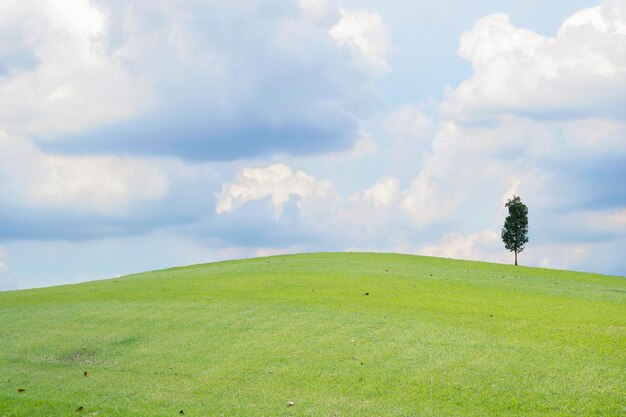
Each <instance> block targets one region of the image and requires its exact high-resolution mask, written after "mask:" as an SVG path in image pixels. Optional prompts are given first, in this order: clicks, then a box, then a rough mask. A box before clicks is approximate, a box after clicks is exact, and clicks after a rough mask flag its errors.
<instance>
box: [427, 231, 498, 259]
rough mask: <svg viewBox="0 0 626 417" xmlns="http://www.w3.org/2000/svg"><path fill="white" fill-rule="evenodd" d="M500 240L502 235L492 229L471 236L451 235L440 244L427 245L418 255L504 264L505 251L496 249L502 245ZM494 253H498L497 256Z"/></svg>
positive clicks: (445, 237) (446, 236)
mask: <svg viewBox="0 0 626 417" xmlns="http://www.w3.org/2000/svg"><path fill="white" fill-rule="evenodd" d="M499 239H500V234H499V233H498V232H497V231H496V230H492V229H485V230H482V231H480V232H477V233H471V234H469V235H460V234H456V233H451V234H447V235H445V236H444V237H443V239H442V240H441V242H440V243H437V244H434V245H427V246H425V247H423V248H422V249H420V250H419V251H418V253H419V254H420V255H425V256H438V257H442V258H456V259H468V260H491V261H494V262H503V261H505V259H504V256H503V254H502V252H503V251H502V250H498V249H496V246H498V244H499V243H500V240H499ZM494 252H496V254H495V255H494Z"/></svg>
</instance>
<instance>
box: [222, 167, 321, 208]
mask: <svg viewBox="0 0 626 417" xmlns="http://www.w3.org/2000/svg"><path fill="white" fill-rule="evenodd" d="M332 193H333V187H332V185H331V184H330V183H329V182H325V181H318V180H317V179H316V178H315V177H313V176H311V175H309V174H307V173H306V172H304V171H294V170H293V169H291V167H290V166H288V165H286V164H284V163H277V164H272V165H269V166H267V167H264V168H244V169H242V170H241V171H240V172H239V173H238V174H237V176H236V178H235V180H234V181H233V182H232V183H227V184H224V185H223V186H222V192H221V193H220V195H219V196H218V198H217V200H218V201H217V207H216V212H217V213H218V214H219V213H225V212H228V211H232V210H234V209H236V208H237V207H239V206H241V205H243V204H245V203H246V202H248V201H250V200H259V199H263V198H266V197H270V201H271V206H272V209H273V210H274V213H275V215H276V217H280V215H281V213H282V210H283V206H284V205H285V204H286V203H287V202H288V201H289V199H290V198H291V196H296V197H297V198H299V200H298V206H299V207H301V206H302V205H303V204H305V203H306V201H307V199H311V198H321V197H325V196H329V195H331V194H332Z"/></svg>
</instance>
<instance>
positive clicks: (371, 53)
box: [0, 0, 387, 160]
mask: <svg viewBox="0 0 626 417" xmlns="http://www.w3.org/2000/svg"><path fill="white" fill-rule="evenodd" d="M0 7H2V10H1V13H0V14H2V17H1V18H0V34H2V35H3V37H4V38H8V39H10V40H11V41H10V42H7V43H4V42H3V43H1V44H0V71H2V74H3V76H2V77H1V78H0V126H2V128H3V129H4V130H6V131H9V132H11V133H13V134H17V135H20V136H22V135H26V136H29V137H30V138H31V139H32V140H35V141H36V142H37V144H38V145H39V146H40V147H42V149H44V150H46V151H53V152H56V153H65V154H81V155H84V154H107V153H108V154H116V155H126V156H128V155H133V156H136V155H169V156H177V157H183V158H187V159H195V160H232V159H238V158H243V157H250V156H255V155H265V154H275V153H282V154H310V153H317V152H322V151H329V150H339V149H348V148H350V146H351V145H352V144H353V142H354V141H355V139H356V138H357V137H358V120H359V119H360V118H363V117H368V115H369V114H370V112H371V110H372V109H373V108H375V107H376V106H378V105H379V104H378V103H380V100H379V99H378V97H377V93H376V92H375V90H374V88H373V86H372V83H373V77H372V74H371V72H370V70H369V64H368V68H364V67H362V66H355V65H353V59H352V58H351V56H350V54H346V53H345V51H343V50H342V49H343V48H339V47H338V46H337V44H336V42H335V38H333V36H332V35H331V33H329V30H330V29H329V28H330V27H331V26H332V25H334V24H335V23H337V20H338V19H340V16H339V10H338V7H337V6H336V4H334V3H333V2H331V1H322V0H317V1H312V0H302V1H299V2H298V1H296V0H291V1H290V2H289V3H288V4H287V3H285V2H284V1H282V0H281V1H278V0H271V1H270V2H263V3H251V4H248V5H246V6H243V5H242V4H240V3H239V2H212V3H193V2H192V3H189V2H185V3H176V4H172V3H171V2H168V1H165V0H156V1H151V2H143V1H138V0H137V1H130V2H117V1H110V0H97V1H92V2H88V1H86V0H71V1H70V2H69V3H68V2H64V1H59V0H47V1H43V2H36V1H30V0H29V1H13V0H11V1H9V2H4V3H3V4H2V6H0ZM345 13H346V14H345V16H344V18H345V19H346V22H347V23H344V24H339V26H336V27H337V28H340V29H341V30H340V31H339V32H332V30H331V32H332V33H339V35H337V36H340V38H339V39H340V43H341V44H342V45H344V46H346V47H347V48H352V47H354V48H356V49H355V51H356V50H358V51H360V52H359V54H360V55H362V56H363V57H365V58H364V59H365V60H366V61H367V62H369V63H371V64H372V65H374V66H375V67H377V68H381V67H382V66H384V65H386V58H385V50H386V47H387V41H386V40H385V39H386V37H385V36H383V35H384V33H385V32H384V27H383V25H382V21H381V20H380V18H379V17H378V16H377V15H376V14H373V13H369V12H366V11H362V12H358V13H357V14H351V12H345ZM341 21H343V20H341ZM341 21H340V22H341ZM225 22H228V23H227V24H225ZM350 22H351V23H350ZM346 25H348V26H349V27H348V28H347V29H350V30H352V32H350V31H347V29H346ZM355 25H356V26H355ZM338 30H339V29H338ZM5 45H9V46H5ZM13 45H16V46H13Z"/></svg>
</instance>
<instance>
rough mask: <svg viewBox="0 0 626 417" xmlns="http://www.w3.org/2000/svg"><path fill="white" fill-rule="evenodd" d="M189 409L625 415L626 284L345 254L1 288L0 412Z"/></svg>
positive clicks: (198, 412)
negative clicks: (10, 289)
mask: <svg viewBox="0 0 626 417" xmlns="http://www.w3.org/2000/svg"><path fill="white" fill-rule="evenodd" d="M85 373H86V374H85ZM290 402H292V403H293V405H290V404H289V403H290ZM182 413H184V415H185V416H221V415H224V416H423V417H427V416H446V417H447V416H463V417H468V416H480V417H486V416H525V417H530V416H603V417H607V416H621V417H623V416H626V278H623V277H609V276H602V275H593V274H583V273H575V272H566V271H553V270H545V269H537V268H525V267H514V266H505V265H496V264H487V263H479V262H466V261H455V260H447V259H438V258H426V257H417V256H406V255H392V254H357V253H355V254H347V253H346V254H308V255H292V256H277V257H270V258H257V259H250V260H242V261H230V262H221V263H214V264H207V265H197V266H190V267H185V268H174V269H168V270H164V271H156V272H146V273H143V274H137V275H131V276H127V277H122V278H116V279H111V280H104V281H97V282H90V283H84V284H78V285H68V286H61V287H52V288H44V289H35V290H26V291H15V292H4V293H0V416H1V417H7V416H46V417H47V416H77V415H84V416H96V415H99V416H180V415H182Z"/></svg>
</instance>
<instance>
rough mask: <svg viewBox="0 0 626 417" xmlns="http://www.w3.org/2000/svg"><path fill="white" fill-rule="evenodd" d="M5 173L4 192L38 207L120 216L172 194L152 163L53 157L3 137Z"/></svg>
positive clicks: (0, 157) (0, 152)
mask: <svg viewBox="0 0 626 417" xmlns="http://www.w3.org/2000/svg"><path fill="white" fill-rule="evenodd" d="M0 173H2V174H4V176H5V178H8V179H10V181H8V182H6V181H5V182H3V184H2V186H3V188H4V190H5V192H9V193H10V194H12V195H14V196H17V197H18V198H19V199H21V200H22V204H26V205H29V206H35V207H37V206H45V207H65V208H72V209H86V210H90V211H94V212H117V211H119V210H122V209H125V208H128V207H129V205H130V204H131V203H133V202H136V201H140V200H154V199H159V198H163V197H165V196H166V195H167V193H168V190H169V179H168V177H167V175H166V173H165V172H164V171H162V170H161V169H159V168H158V167H157V166H155V165H154V164H153V163H151V162H150V161H147V160H140V159H132V158H117V157H104V156H103V157H70V156H58V155H49V154H45V153H43V152H41V151H40V150H39V149H37V148H36V147H35V146H33V145H32V144H30V143H29V142H28V141H25V140H18V139H15V138H11V137H9V136H7V135H6V134H2V133H1V132H0ZM3 198H4V199H6V195H4V196H3ZM13 203H15V201H13Z"/></svg>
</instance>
